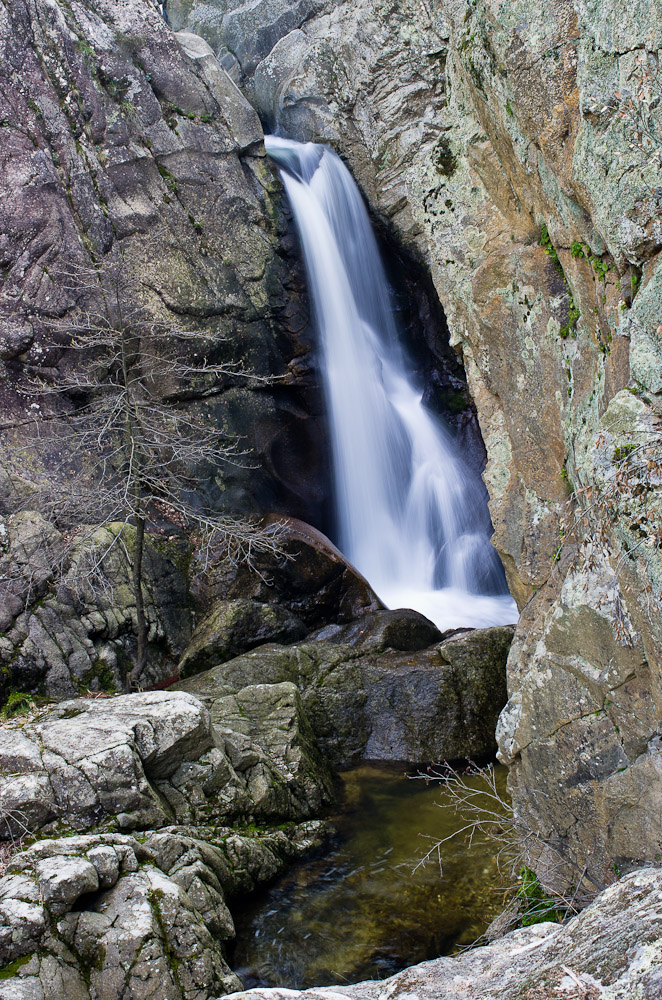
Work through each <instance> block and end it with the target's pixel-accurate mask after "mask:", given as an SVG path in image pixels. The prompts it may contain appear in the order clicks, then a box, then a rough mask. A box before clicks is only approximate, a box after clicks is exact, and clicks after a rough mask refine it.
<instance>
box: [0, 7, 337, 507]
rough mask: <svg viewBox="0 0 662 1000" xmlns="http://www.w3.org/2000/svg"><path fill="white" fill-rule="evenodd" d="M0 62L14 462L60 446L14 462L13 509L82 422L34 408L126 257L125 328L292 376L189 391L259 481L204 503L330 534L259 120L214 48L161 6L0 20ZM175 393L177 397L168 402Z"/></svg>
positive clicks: (27, 11) (0, 323) (220, 474)
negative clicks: (35, 437)
mask: <svg viewBox="0 0 662 1000" xmlns="http://www.w3.org/2000/svg"><path fill="white" fill-rule="evenodd" d="M19 40H20V41H19ZM0 54H1V56H2V58H1V60H0V63H1V66H2V69H1V72H2V75H3V78H4V84H5V85H4V89H3V94H4V97H3V99H2V102H3V103H2V107H1V109H0V120H1V121H2V122H3V126H2V134H1V135H0V142H1V146H2V155H3V162H4V163H5V164H6V170H5V175H4V184H5V194H4V197H3V200H2V213H1V221H2V225H1V229H2V234H3V235H2V243H1V245H0V268H1V269H2V289H1V291H0V365H1V368H0V373H1V374H2V379H3V387H2V395H1V397H0V406H1V408H2V414H3V416H2V429H3V439H4V440H3V444H5V445H6V446H7V447H8V448H9V449H12V450H13V451H14V454H15V456H16V454H17V449H22V448H24V447H25V445H26V440H27V439H29V438H30V436H31V434H32V433H33V432H34V433H37V434H38V433H40V432H41V433H42V435H43V434H44V433H47V434H48V435H51V436H52V437H53V448H52V450H51V452H50V453H49V454H43V449H42V450H41V451H40V458H39V460H37V458H36V457H35V455H34V454H32V453H31V452H29V451H28V452H27V453H26V452H24V451H18V454H19V455H20V456H21V457H23V456H27V457H25V458H24V459H23V460H22V461H21V460H15V461H14V463H13V472H12V475H11V476H9V477H8V476H7V470H6V468H5V463H4V462H3V463H2V476H1V477H0V496H2V495H4V494H8V495H10V496H11V489H12V478H13V480H16V478H20V477H21V476H27V477H28V478H30V476H34V475H36V473H37V472H38V470H39V463H40V461H41V460H42V459H43V460H44V461H45V462H46V465H47V467H48V468H53V467H55V465H56V464H57V463H56V458H57V455H58V440H59V438H58V435H60V434H64V432H65V429H66V425H65V424H63V423H62V422H61V421H60V420H58V419H55V418H56V417H60V416H61V415H62V414H63V413H64V412H66V411H67V409H68V403H67V401H66V400H60V399H57V398H55V397H53V396H50V397H46V398H41V399H37V397H35V395H34V392H32V394H28V395H27V396H26V395H22V394H21V390H22V389H24V388H25V386H26V381H29V379H30V378H34V376H40V377H43V378H44V379H45V380H46V381H47V382H52V383H55V384H57V377H58V372H59V371H60V370H61V368H62V367H63V366H65V367H66V365H67V363H68V358H67V352H66V351H63V349H62V347H61V346H59V345H60V344H61V342H62V336H61V334H60V331H61V329H62V328H65V329H66V328H67V324H68V323H71V324H72V325H73V326H74V328H75V327H76V326H77V325H78V326H79V327H80V325H81V317H83V320H82V323H83V325H84V317H85V316H86V315H87V316H88V317H89V316H103V315H104V308H105V307H104V300H103V297H102V296H101V294H100V293H99V294H98V295H95V293H94V291H93V290H92V287H91V283H90V281H87V280H82V279H81V273H85V272H84V271H83V269H85V268H89V267H90V266H91V264H92V263H94V264H95V266H97V267H98V268H99V269H100V270H101V271H102V270H103V268H104V266H105V264H104V262H105V261H107V260H108V259H110V258H112V257H113V256H114V257H115V258H117V255H118V254H119V253H121V255H122V280H123V285H124V286H126V289H127V290H128V291H127V293H126V296H125V297H126V301H125V302H124V309H125V311H126V313H127V314H128V315H130V314H132V310H141V311H142V312H141V314H142V315H143V317H144V318H145V320H146V322H147V323H148V324H153V325H154V328H155V329H157V328H158V329H160V330H166V331H167V330H168V329H178V330H185V331H189V332H193V331H201V332H203V333H206V334H208V335H212V336H213V337H214V338H215V339H216V343H217V348H216V354H217V356H216V358H215V359H214V361H216V362H220V361H230V362H232V361H234V362H239V361H241V364H242V366H243V367H244V368H249V369H252V370H253V371H254V372H255V373H256V374H257V375H259V376H271V375H280V376H286V377H284V378H282V379H281V381H278V382H276V383H274V385H273V386H268V385H266V384H264V383H263V384H257V383H255V384H252V385H251V384H247V383H246V382H245V381H241V380H239V381H236V380H235V381H233V380H229V381H228V382H227V384H224V385H223V386H222V387H220V389H219V391H217V392H215V393H214V394H212V395H209V394H208V393H206V392H205V391H200V390H199V389H197V388H195V389H194V388H192V387H191V386H187V387H185V389H184V390H183V393H182V403H183V404H186V405H187V406H188V407H189V408H190V410H191V412H193V413H195V414H196V415H198V416H202V418H203V419H204V420H208V421H209V422H210V423H211V424H213V425H214V426H217V427H220V426H222V427H223V429H224V431H226V432H227V434H228V436H229V438H230V439H232V438H233V437H235V436H237V437H238V438H239V439H240V440H241V448H240V450H242V449H247V450H249V451H252V452H253V454H254V456H255V459H256V461H255V462H254V463H250V464H251V465H255V468H251V469H250V472H249V471H248V469H247V463H246V462H242V463H239V464H229V465H227V466H226V467H225V468H224V469H221V470H213V469H210V470H209V475H208V477H207V478H208V491H209V497H208V499H209V500H210V501H211V502H212V503H213V504H215V505H216V506H219V507H225V508H230V509H234V510H243V511H254V510H256V509H257V510H262V511H265V510H282V511H283V512H288V513H294V514H297V515H303V516H308V517H315V518H318V519H319V518H320V517H321V511H322V510H323V509H324V505H325V502H326V496H327V485H326V484H327V482H328V476H327V471H326V466H325V459H324V457H323V456H324V451H325V449H324V447H323V439H324V430H323V425H322V423H321V422H320V420H319V414H320V400H319V394H318V392H317V389H316V385H315V379H314V377H313V376H311V369H310V365H309V364H308V362H307V361H306V360H305V355H306V354H307V352H308V350H309V346H310V345H309V343H308V341H307V332H306V328H307V315H306V309H305V306H304V305H303V304H302V302H301V295H300V291H301V280H300V278H299V277H297V268H296V266H295V267H294V268H292V267H290V262H291V257H290V255H289V252H288V251H287V250H283V249H282V248H283V246H286V245H287V244H288V240H289V243H290V244H291V237H289V236H288V234H287V224H286V222H285V220H284V217H283V215H282V213H281V212H280V209H279V207H278V199H277V186H276V182H275V175H274V172H273V170H272V169H271V166H270V164H269V162H268V161H267V160H266V158H265V154H264V147H263V143H262V140H263V135H262V128H261V125H260V121H259V118H258V116H257V114H256V113H255V111H254V109H253V108H252V107H251V106H250V104H249V103H248V102H247V101H246V99H245V98H244V97H243V96H242V94H241V93H240V91H239V90H238V88H237V87H236V85H235V84H234V83H233V81H232V80H231V79H230V77H229V76H228V75H227V73H226V72H225V70H224V69H223V68H222V67H221V66H220V65H219V63H218V62H217V61H216V59H215V58H214V56H213V54H212V52H211V49H210V48H209V46H208V45H207V43H206V42H204V41H203V40H202V39H201V38H198V37H197V36H194V35H192V34H191V33H190V32H189V33H184V34H183V35H181V36H176V35H175V34H174V33H173V32H172V30H171V29H170V28H169V27H168V25H167V24H166V22H165V21H164V19H163V17H162V15H161V10H160V5H159V4H158V3H156V2H155V0H146V2H142V0H132V2H129V3H122V4H121V5H119V6H118V5H117V4H116V3H113V2H112V0H109V2H105V0H104V2H102V3H97V2H94V3H92V2H90V3H87V2H83V3H80V4H77V5H76V7H75V8H74V7H72V6H71V5H69V4H68V3H61V4H59V3H55V4H52V3H49V2H46V0H38V2H36V3H33V2H31V0H19V2H17V3H12V4H11V5H10V6H7V7H5V8H4V9H3V11H2V14H1V15H0ZM283 237H284V239H283ZM92 284H93V283H92ZM190 344H191V345H193V346H191V347H190V348H187V349H189V350H190V352H193V351H194V350H196V349H197V348H196V347H195V345H194V342H193V340H191V341H190ZM295 359H298V360H295ZM210 360H211V359H210ZM290 363H292V366H291V367H289V366H290ZM176 389H177V387H175V386H172V385H170V384H168V385H164V386H163V393H164V397H167V396H168V395H169V394H172V393H173V391H175V390H176ZM41 425H43V427H42V426H41ZM40 427H41V430H40ZM65 447H66V446H65ZM60 454H61V453H60Z"/></svg>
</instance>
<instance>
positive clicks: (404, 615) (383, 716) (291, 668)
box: [179, 611, 513, 764]
mask: <svg viewBox="0 0 662 1000" xmlns="http://www.w3.org/2000/svg"><path fill="white" fill-rule="evenodd" d="M359 625H360V626H361V627H359ZM326 631H327V630H324V631H323V632H322V633H321V634H320V635H319V636H318V639H317V641H315V642H308V641H307V642H305V643H300V644H295V645H291V646H278V645H275V644H270V645H266V646H262V647H260V648H258V649H255V650H253V651H252V652H250V653H247V654H246V655H245V656H240V657H237V658H235V659H234V660H230V661H228V662H227V663H224V664H221V665H219V666H218V667H215V668H213V669H212V670H209V671H207V672H206V673H203V674H198V675H197V676H195V677H191V678H189V679H188V680H186V681H183V682H182V683H181V684H180V685H179V687H180V688H181V689H182V690H185V691H188V692H190V693H192V694H195V696H196V697H197V698H200V699H201V700H202V701H204V702H205V704H207V705H209V706H210V710H211V712H212V715H213V713H214V711H215V708H214V706H215V704H216V703H217V701H218V700H219V699H220V704H221V705H225V704H227V702H226V700H225V699H226V698H227V697H228V696H229V695H231V694H232V693H233V692H237V691H239V690H241V688H243V687H244V686H245V685H246V684H260V683H264V682H267V683H269V684H276V685H280V684H282V683H283V682H290V683H292V684H294V685H296V687H297V688H298V689H299V692H300V694H301V699H302V703H303V706H304V708H305V710H306V715H307V716H308V718H309V720H310V724H311V726H312V728H313V732H314V733H315V736H316V737H317V739H318V740H319V742H320V745H321V746H322V748H323V749H324V751H325V752H326V753H327V754H328V755H329V756H330V758H331V759H332V760H333V761H334V763H336V764H337V763H349V762H351V761H356V760H359V759H361V758H368V759H381V760H408V761H426V762H427V761H439V760H444V759H445V760H452V759H458V758H461V757H466V756H482V755H485V754H490V753H492V752H493V751H494V747H495V742H494V727H495V724H496V720H497V717H498V713H499V711H500V710H501V708H502V706H503V704H504V703H505V700H506V688H505V662H506V657H507V655H508V649H509V646H510V643H511V640H512V634H513V630H512V628H508V627H499V628H491V629H478V630H475V631H473V632H468V633H463V634H461V635H459V636H455V637H452V638H450V639H447V640H446V641H444V642H440V643H436V644H434V645H431V646H428V648H426V649H421V642H422V640H423V637H424V636H426V635H427V637H430V638H434V637H435V634H437V630H436V629H435V628H434V626H433V625H432V624H431V623H430V622H427V620H426V619H424V618H423V617H422V616H421V615H417V614H416V613H415V612H408V611H404V612H377V613H375V614H374V615H365V616H363V618H361V619H360V620H359V623H357V625H352V626H347V627H345V628H343V629H342V630H341V631H340V633H338V631H337V630H335V629H329V630H328V631H333V632H334V633H335V634H334V637H333V639H331V640H329V639H327V640H326V641H324V640H323V639H322V636H323V635H324V632H326ZM340 636H343V637H344V638H345V639H346V640H349V641H345V642H344V643H343V642H342V641H336V639H337V638H338V637H340ZM389 636H391V637H393V638H394V639H396V640H399V641H400V644H401V645H407V644H410V645H411V646H412V647H413V651H411V652H407V651H402V650H401V649H400V650H398V649H392V648H388V646H387V640H388V637H389ZM363 643H365V645H363Z"/></svg>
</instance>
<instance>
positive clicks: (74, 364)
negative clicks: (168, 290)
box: [2, 256, 280, 687]
mask: <svg viewBox="0 0 662 1000" xmlns="http://www.w3.org/2000/svg"><path fill="white" fill-rule="evenodd" d="M57 277H58V279H59V280H60V281H68V282H69V283H70V287H71V288H72V289H75V292H76V295H77V297H78V300H79V302H82V303H83V305H82V306H79V308H78V310H77V311H76V314H75V317H74V318H73V319H72V318H67V320H66V321H57V322H54V323H52V324H51V326H52V343H51V344H49V345H47V346H48V347H49V348H57V349H58V350H59V351H60V352H61V358H60V361H59V364H58V367H57V370H54V369H51V370H50V373H49V370H48V369H45V370H44V369H42V370H41V371H36V370H33V372H32V373H31V374H30V375H29V377H28V380H27V382H26V384H25V385H24V386H23V389H22V391H23V393H24V394H26V395H28V396H31V397H33V398H34V399H35V400H41V402H37V403H33V404H32V405H33V406H34V409H35V411H36V415H35V418H34V423H33V422H32V421H30V423H33V426H32V433H31V436H30V437H29V439H28V440H27V441H26V442H25V443H24V444H23V445H21V446H19V447H14V448H12V449H11V450H9V449H7V448H5V449H3V452H2V465H3V472H4V474H5V479H8V480H9V481H11V483H12V484H13V486H14V501H13V504H14V509H15V508H16V507H17V506H22V507H24V508H30V509H36V510H39V511H41V512H42V513H44V514H46V515H47V516H48V517H50V518H51V519H52V520H53V521H54V522H55V523H56V524H58V526H62V527H64V528H67V527H71V526H74V525H79V524H81V523H86V524H89V525H92V526H93V527H94V530H96V529H97V528H98V527H99V526H102V525H108V524H110V523H113V522H119V523H120V524H121V530H120V531H119V532H114V533H113V534H112V536H111V537H112V541H110V542H109V546H113V545H115V544H118V543H119V544H121V545H122V546H123V547H124V549H125V551H126V553H127V557H129V558H130V565H131V574H132V588H133V593H134V598H135V606H136V619H137V653H136V660H135V665H134V667H133V669H132V670H131V672H130V674H129V677H128V678H127V686H129V687H130V686H131V685H133V684H136V683H137V682H138V680H139V678H140V675H141V674H142V672H143V669H144V667H145V662H146V654H147V621H146V616H145V600H144V593H143V555H144V545H145V532H146V530H148V529H149V527H150V525H151V526H156V525H157V524H159V523H162V522H163V521H164V520H165V521H169V522H171V523H174V524H176V525H178V526H179V527H180V528H182V529H184V530H186V531H187V532H189V533H192V534H194V535H195V536H196V539H197V542H198V544H199V545H200V546H202V548H203V549H204V550H205V551H207V552H208V551H209V550H210V549H211V547H212V546H214V547H218V545H219V543H222V544H223V546H224V547H225V548H226V549H227V551H228V553H229V554H230V557H231V558H233V559H235V560H237V561H239V560H242V559H245V560H248V561H249V562H250V561H251V559H252V556H253V555H254V554H256V553H258V552H264V551H269V552H273V551H275V550H278V548H279V534H280V529H279V525H277V524H276V525H271V526H269V527H268V528H261V527H260V525H259V523H258V521H257V519H252V520H251V519H248V518H245V517H236V516H231V515H226V514H219V513H218V511H217V510H215V509H212V508H211V507H209V506H205V505H204V503H203V502H202V501H201V499H200V496H201V491H200V485H201V481H202V478H203V476H204V472H205V470H207V472H208V471H209V469H210V467H211V468H216V467H218V466H220V465H224V464H227V463H233V464H248V465H250V462H249V461H248V458H247V455H246V452H245V450H243V449H242V447H241V443H240V442H239V441H238V440H237V439H236V438H232V437H231V436H228V434H226V433H224V432H223V431H222V430H221V429H219V428H218V427H216V426H213V425H211V424H210V423H209V422H208V421H205V420H204V419H203V418H202V417H200V416H197V415H196V414H195V412H194V411H192V409H191V407H190V406H187V405H186V403H187V401H190V400H191V399H196V400H199V399H200V398H204V397H205V396H210V395H216V394H218V393H219V392H221V391H222V390H223V388H224V387H225V386H226V385H227V384H228V381H229V380H232V381H236V380H241V381H242V382H244V383H247V382H248V383H253V384H255V383H269V382H271V381H273V379H271V378H269V377H263V376H258V375H256V374H255V373H253V372H252V371H250V370H249V369H248V368H246V367H245V366H243V365H242V364H241V363H237V362H234V361H228V362H224V361H221V362H219V361H214V360H210V359H213V358H214V357H218V353H219V347H220V345H221V339H220V338H219V337H218V336H217V335H214V334H209V333H208V332H200V331H198V330H183V329H179V328H173V327H172V326H170V325H168V324H166V323H163V322H159V321H156V320H154V318H153V317H152V316H150V314H149V313H148V311H147V309H146V308H145V307H144V306H143V305H140V304H138V305H136V304H135V299H136V294H135V292H136V288H135V284H134V285H133V286H132V285H130V279H129V278H128V277H127V271H126V268H125V263H124V261H123V260H122V258H121V256H117V257H114V258H112V259H110V260H107V261H104V262H103V263H102V264H96V265H92V266H90V267H87V268H82V267H80V266H76V267H75V268H74V269H72V270H71V271H70V272H66V273H65V272H61V273H60V274H59V275H58V276H57ZM53 397H58V399H57V400H53ZM49 399H50V405H47V401H49ZM35 451H37V452H38V453H39V454H40V457H41V462H40V467H41V471H38V472H35V471H34V469H32V470H31V472H30V474H29V476H27V475H26V474H24V472H23V466H24V462H25V454H26V452H35ZM129 525H131V526H132V527H133V529H135V531H132V532H131V534H132V535H133V536H134V537H133V540H132V543H131V544H130V545H127V535H128V532H127V531H126V530H125V529H126V528H127V526H129ZM129 549H130V550H131V551H130V552H129ZM106 555H107V550H104V551H100V552H98V551H97V552H93V554H92V556H91V563H90V564H89V565H87V566H86V573H87V574H88V575H89V576H92V577H94V576H95V574H96V576H97V577H98V578H99V580H101V579H102V578H103V560H104V557H105V556H106Z"/></svg>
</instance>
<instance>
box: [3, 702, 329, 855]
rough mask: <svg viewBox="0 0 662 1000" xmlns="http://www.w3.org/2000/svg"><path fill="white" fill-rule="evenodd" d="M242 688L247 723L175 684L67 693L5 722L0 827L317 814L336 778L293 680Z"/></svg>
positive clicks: (141, 825)
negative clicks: (172, 688) (35, 712)
mask: <svg viewBox="0 0 662 1000" xmlns="http://www.w3.org/2000/svg"><path fill="white" fill-rule="evenodd" d="M240 697H241V698H242V699H243V702H244V704H245V705H247V706H249V705H250V704H251V703H255V701H256V697H257V699H258V703H259V706H260V720H259V724H256V725H255V726H254V727H251V728H250V729H249V732H246V731H245V726H244V724H243V723H244V719H243V717H242V719H239V720H236V719H235V714H236V712H235V707H234V706H230V705H228V706H227V711H226V713H224V712H221V711H218V710H217V711H216V713H215V716H214V720H213V721H212V717H211V716H210V713H209V712H208V710H207V708H206V707H205V706H204V705H203V704H202V703H201V702H200V701H199V700H198V699H197V698H194V697H192V696H191V695H188V694H184V693H179V692H151V693H147V694H134V695H123V696H120V697H117V698H108V699H98V700H90V699H80V700H77V701H71V702H62V703H61V704H60V705H59V706H58V707H57V708H55V709H54V710H52V711H49V712H46V713H44V714H43V715H42V716H41V717H40V718H39V719H37V720H35V721H34V722H31V723H26V724H24V725H16V726H7V725H6V726H4V727H3V728H2V729H1V730H0V774H1V777H0V810H1V812H2V817H3V829H2V835H3V837H5V838H7V837H9V836H20V835H21V834H22V833H24V832H25V831H26V830H29V831H30V832H37V831H39V832H41V834H42V835H44V834H48V833H51V832H52V831H54V830H75V831H83V830H92V829H95V828H99V829H104V830H136V829H155V828H158V827H163V826H168V825H170V824H172V823H180V824H181V823H190V824H206V823H227V822H228V821H229V820H231V819H237V818H241V819H242V820H244V821H249V820H250V821H255V820H260V821H264V820H268V819H271V820H272V821H274V822H280V821H281V820H283V819H290V820H300V819H305V818H308V817H310V816H312V815H314V814H315V813H316V812H318V811H319V809H320V808H321V806H322V804H323V803H325V802H329V801H330V800H331V799H332V796H333V792H332V784H331V778H330V774H329V771H328V767H327V765H326V764H325V763H324V761H323V760H322V758H321V757H320V755H319V753H318V751H317V748H316V746H315V744H314V741H313V739H312V736H311V734H310V727H309V724H308V722H307V720H306V718H305V716H304V714H303V709H302V707H301V703H300V701H299V700H298V698H297V696H296V690H295V689H294V688H293V686H292V685H278V688H277V690H275V691H274V692H273V693H272V692H271V689H269V688H266V687H265V688H262V689H261V690H259V691H258V693H257V696H256V695H255V694H253V695H252V697H251V692H250V689H248V691H244V692H240ZM270 699H271V700H270ZM265 706H270V707H271V714H270V711H269V709H268V708H266V707H265ZM273 729H276V730H277V732H276V733H275V734H274V733H273V732H272V730H273Z"/></svg>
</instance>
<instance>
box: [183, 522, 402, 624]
mask: <svg viewBox="0 0 662 1000" xmlns="http://www.w3.org/2000/svg"><path fill="white" fill-rule="evenodd" d="M264 523H265V525H269V524H275V523H277V524H278V525H279V540H280V543H281V544H280V552H278V553H274V554H268V553H264V554H263V553H255V554H254V556H253V559H252V562H251V564H250V565H248V564H247V563H237V561H236V560H233V559H230V558H228V557H227V555H226V554H225V553H220V554H219V555H217V556H216V558H214V557H213V556H212V558H211V560H209V558H208V557H207V555H205V557H204V562H203V560H202V557H198V558H195V559H194V560H193V564H192V567H191V592H192V594H193V596H194V598H195V600H196V601H197V603H198V604H199V605H200V606H201V607H203V608H205V609H208V608H210V607H211V606H212V605H213V603H214V602H215V601H219V600H236V599H238V598H244V599H246V600H253V601H258V602H261V603H265V604H278V605H280V606H281V607H283V608H287V609H288V610H289V611H290V612H291V613H292V614H293V615H294V616H295V617H297V618H298V619H300V620H301V621H302V622H303V623H304V624H305V625H306V626H307V627H308V629H314V628H319V627H321V626H322V625H328V624H329V623H330V622H332V623H338V622H340V623H346V622H351V621H353V620H354V619H356V618H358V617H360V616H361V615H363V614H364V613H365V612H368V611H376V610H378V609H380V608H383V604H382V603H381V601H380V600H379V598H378V597H377V595H376V594H375V592H374V591H373V590H372V588H371V587H370V584H369V583H368V582H367V580H366V579H365V578H364V577H362V576H361V575H360V573H359V572H358V571H357V570H356V569H355V567H354V566H352V564H351V563H350V562H349V561H348V560H347V559H346V558H345V556H344V555H343V554H342V552H340V550H339V549H337V548H336V546H335V545H334V544H333V542H331V541H330V540H329V539H328V538H327V537H326V535H324V534H323V533H322V532H321V531H318V530H317V528H313V527H312V526H311V525H310V524H306V523H305V522H304V521H300V520H298V519H297V518H294V517H277V516H270V517H267V518H266V519H265V521H264ZM203 570H204V571H203Z"/></svg>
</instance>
